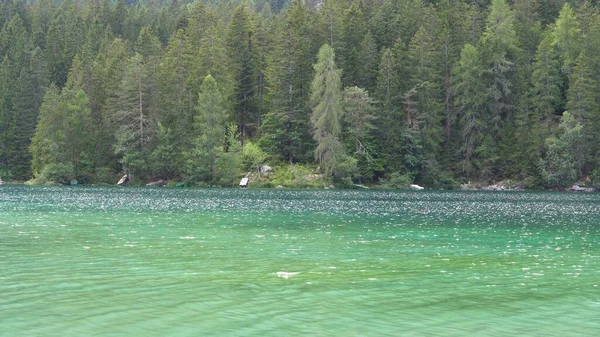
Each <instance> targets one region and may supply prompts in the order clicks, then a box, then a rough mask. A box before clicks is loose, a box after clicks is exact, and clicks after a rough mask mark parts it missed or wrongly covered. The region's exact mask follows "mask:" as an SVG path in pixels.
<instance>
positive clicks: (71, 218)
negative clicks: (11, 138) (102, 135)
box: [0, 185, 600, 336]
mask: <svg viewBox="0 0 600 337" xmlns="http://www.w3.org/2000/svg"><path fill="white" fill-rule="evenodd" d="M599 313H600V195H597V194H574V193H571V194H569V193H527V192H507V193H500V192H495V193H494V192H429V191H415V192H411V191H407V192H382V191H330V190H329V191H314V190H313V191H286V190H241V189H231V190H228V189H162V188H116V187H87V188H83V187H77V188H75V187H37V188H36V187H24V186H7V185H3V186H0V336H280V335H287V336H467V335H475V336H512V335H518V336H594V335H599V334H600V320H599V319H598V317H599V316H598V315H599Z"/></svg>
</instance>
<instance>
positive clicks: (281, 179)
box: [270, 164, 327, 188]
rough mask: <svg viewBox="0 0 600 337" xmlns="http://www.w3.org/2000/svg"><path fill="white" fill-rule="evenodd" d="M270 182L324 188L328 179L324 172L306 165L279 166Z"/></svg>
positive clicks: (286, 185) (291, 186)
mask: <svg viewBox="0 0 600 337" xmlns="http://www.w3.org/2000/svg"><path fill="white" fill-rule="evenodd" d="M273 171H274V174H273V177H272V178H271V179H270V184H271V185H272V186H273V187H275V186H283V187H289V188H323V187H324V186H326V183H327V182H326V180H325V179H324V177H323V175H322V174H318V173H315V170H314V168H312V167H310V166H306V165H300V164H296V165H286V166H277V167H275V168H274V169H273Z"/></svg>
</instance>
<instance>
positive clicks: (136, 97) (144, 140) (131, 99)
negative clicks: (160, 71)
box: [113, 53, 157, 176]
mask: <svg viewBox="0 0 600 337" xmlns="http://www.w3.org/2000/svg"><path fill="white" fill-rule="evenodd" d="M149 82H150V81H149V75H148V70H147V69H146V66H145V64H144V60H143V57H142V56H141V55H140V54H137V53H136V54H135V55H134V56H132V57H131V58H130V59H129V60H128V61H127V67H126V68H125V73H124V76H123V79H122V80H121V84H120V86H119V93H118V96H117V99H116V100H115V102H114V106H113V109H114V115H113V116H114V117H113V118H114V120H115V124H116V125H117V129H116V131H115V135H116V140H117V142H116V146H115V153H116V154H119V155H120V156H121V163H122V164H123V165H124V167H125V169H126V170H127V171H128V172H131V173H133V174H134V175H137V174H139V175H142V176H143V175H144V174H146V173H147V162H146V158H147V157H148V156H149V155H150V153H151V152H152V150H153V147H154V141H155V139H156V131H157V121H156V119H157V118H156V107H155V106H153V105H152V100H149V99H148V98H149V97H152V95H153V88H152V85H151V83H149Z"/></svg>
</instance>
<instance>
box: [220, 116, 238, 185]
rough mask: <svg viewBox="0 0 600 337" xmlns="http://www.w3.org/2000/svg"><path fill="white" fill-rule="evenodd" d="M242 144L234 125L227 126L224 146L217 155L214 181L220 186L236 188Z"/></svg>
mask: <svg viewBox="0 0 600 337" xmlns="http://www.w3.org/2000/svg"><path fill="white" fill-rule="evenodd" d="M241 166H242V143H241V142H240V134H239V133H238V132H237V127H236V126H235V125H234V124H229V125H228V126H227V129H226V140H225V146H224V147H223V148H222V149H221V150H220V151H219V154H218V155H217V161H216V167H217V171H216V172H217V175H216V176H215V181H216V182H217V184H219V185H220V186H227V187H230V186H236V185H237V184H238V183H239V181H240V178H241V174H240V169H241Z"/></svg>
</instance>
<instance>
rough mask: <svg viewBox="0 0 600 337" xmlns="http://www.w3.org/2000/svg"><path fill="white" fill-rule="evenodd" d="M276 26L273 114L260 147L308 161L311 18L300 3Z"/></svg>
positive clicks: (271, 88) (271, 93)
mask: <svg viewBox="0 0 600 337" xmlns="http://www.w3.org/2000/svg"><path fill="white" fill-rule="evenodd" d="M283 15H284V18H283V19H282V20H283V21H282V22H276V23H274V24H275V31H276V32H277V33H276V36H275V41H274V43H273V48H272V51H271V53H270V54H269V59H268V68H267V82H268V83H269V87H268V100H269V104H270V107H269V112H268V113H267V114H266V116H265V118H264V122H263V125H262V133H263V135H262V138H261V139H260V146H261V147H262V148H263V149H265V150H267V152H268V153H269V154H271V155H272V156H274V157H277V158H281V159H283V160H286V161H288V162H289V163H290V164H292V163H294V162H297V161H308V160H309V158H311V157H310V152H311V149H312V148H313V141H312V139H311V135H310V129H311V128H310V124H309V123H310V122H309V113H310V108H309V107H308V101H309V96H310V92H309V88H310V83H311V80H312V78H311V77H312V59H311V56H312V45H311V44H310V40H311V39H314V35H312V32H311V30H310V21H309V18H310V15H309V12H308V8H307V7H306V5H304V4H302V3H301V2H299V1H296V2H294V3H293V4H292V7H291V8H290V9H289V10H287V11H286V12H285V13H284V14H283Z"/></svg>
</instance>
